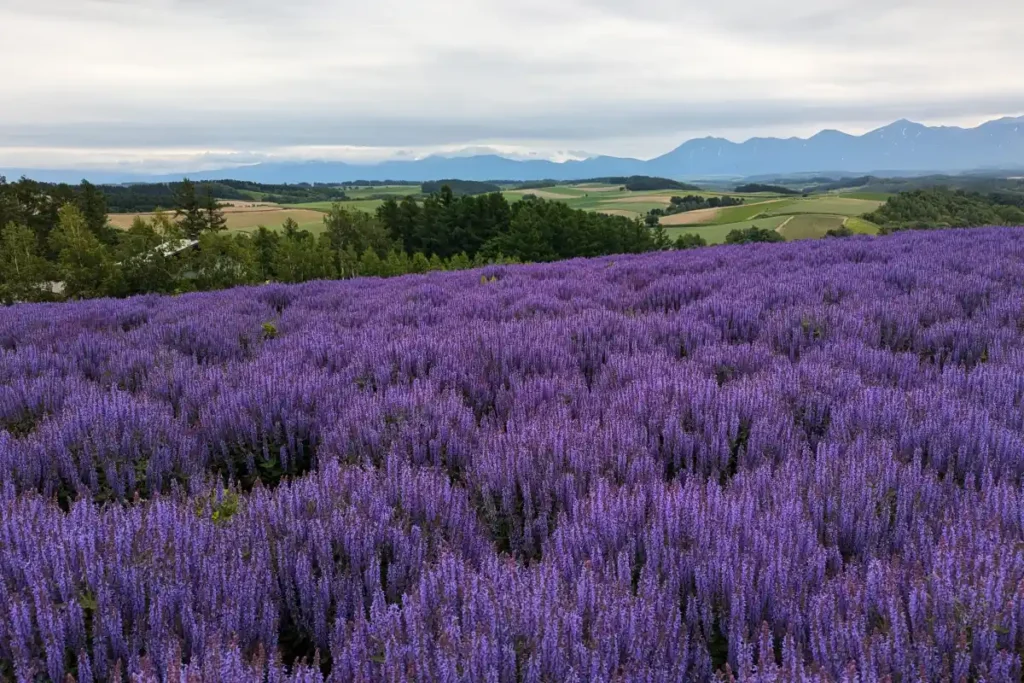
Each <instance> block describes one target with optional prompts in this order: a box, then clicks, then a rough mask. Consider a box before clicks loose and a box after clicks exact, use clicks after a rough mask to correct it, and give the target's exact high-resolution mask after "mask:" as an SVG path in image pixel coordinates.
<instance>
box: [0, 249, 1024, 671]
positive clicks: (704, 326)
mask: <svg viewBox="0 0 1024 683" xmlns="http://www.w3.org/2000/svg"><path fill="white" fill-rule="evenodd" d="M1022 403H1024V230H1014V229H981V230H970V231H946V232H927V233H913V234H900V235H896V236H892V237H887V238H877V239H869V238H853V239H849V240H826V241H823V242H803V243H795V244H783V245H756V246H750V247H719V248H713V249H702V250H696V251H692V252H685V253H681V252H674V253H663V254H657V255H648V256H635V257H622V258H619V257H610V258H602V259H595V260H588V261H582V260H581V261H573V262H566V263H557V264H550V265H537V266H521V267H492V268H489V269H484V270H480V271H472V272H462V273H450V274H433V275H427V276H410V277H404V278H396V279H392V280H372V279H365V280H354V281H348V282H337V283H335V282H315V283H307V284H305V285H301V286H293V287H285V286H268V287H261V288H250V289H236V290H231V291H224V292H217V293H208V294H198V295H187V296H181V297H177V298H159V297H144V298H138V299H132V300H126V301H90V302H84V303H77V304H65V305H32V306H28V305H26V306H18V307H14V308H9V309H6V310H2V311H0V425H2V427H3V429H0V679H3V680H7V679H10V680H18V681H37V680H51V681H65V680H68V677H69V676H70V677H72V678H73V679H74V680H77V681H80V682H84V681H112V680H125V679H127V678H128V677H129V676H131V677H132V678H131V680H139V681H150V680H152V681H156V680H160V681H164V680H175V681H179V680H180V681H223V682H224V683H228V682H235V681H256V680H265V681H291V680H294V681H319V680H321V679H322V678H326V679H329V680H332V681H467V682H468V681H494V682H498V683H504V682H509V683H512V682H516V681H580V682H582V681H645V682H655V681H664V682H669V681H673V682H674V681H683V680H694V681H700V680H709V679H713V678H714V677H715V676H725V677H728V676H729V675H733V676H735V677H736V678H738V679H740V680H759V681H794V680H815V681H874V680H893V681H899V680H902V681H911V680H913V681H942V680H948V681H962V680H979V681H980V680H986V681H1010V680H1020V677H1021V652H1022V651H1024V488H1022V482H1024V406H1022ZM226 481H230V482H231V483H230V484H227V485H225V484H224V483H223V482H226ZM122 677H124V678H122Z"/></svg>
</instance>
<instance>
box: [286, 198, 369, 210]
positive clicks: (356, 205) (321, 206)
mask: <svg viewBox="0 0 1024 683" xmlns="http://www.w3.org/2000/svg"><path fill="white" fill-rule="evenodd" d="M383 203H384V201H383V200H381V199H357V200H352V201H347V202H338V204H340V205H341V207H342V208H344V209H349V210H350V211H365V212H366V213H373V212H374V211H376V210H377V207H378V206H380V205H381V204H383ZM284 206H285V207H286V208H289V209H305V210H309V211H319V212H321V213H327V212H328V211H330V210H331V207H332V206H334V202H309V203H308V204H285V205H284Z"/></svg>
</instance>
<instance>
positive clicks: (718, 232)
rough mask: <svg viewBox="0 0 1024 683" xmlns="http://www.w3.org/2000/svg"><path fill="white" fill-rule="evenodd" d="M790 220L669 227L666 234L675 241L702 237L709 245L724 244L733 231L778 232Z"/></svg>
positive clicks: (778, 217) (762, 219) (783, 218)
mask: <svg viewBox="0 0 1024 683" xmlns="http://www.w3.org/2000/svg"><path fill="white" fill-rule="evenodd" d="M789 219H790V216H771V217H768V218H760V219H757V220H751V221H741V222H738V223H722V224H721V225H687V226H678V227H667V228H665V232H666V233H668V236H669V238H670V239H672V240H675V239H676V238H677V237H679V236H680V235H700V236H701V237H703V238H704V240H705V241H706V242H707V243H708V244H723V243H724V242H725V238H726V237H727V236H728V235H729V233H730V232H732V231H733V230H746V229H747V228H752V227H755V226H756V227H758V228H764V229H766V230H776V229H778V227H779V226H780V225H782V224H783V223H785V222H786V221H787V220H789Z"/></svg>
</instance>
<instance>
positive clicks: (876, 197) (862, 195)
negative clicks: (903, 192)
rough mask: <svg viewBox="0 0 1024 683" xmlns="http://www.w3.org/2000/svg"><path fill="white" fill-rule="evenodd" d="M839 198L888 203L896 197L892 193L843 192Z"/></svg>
mask: <svg viewBox="0 0 1024 683" xmlns="http://www.w3.org/2000/svg"><path fill="white" fill-rule="evenodd" d="M839 196H841V197H847V198H849V199H865V200H867V201H872V202H886V201H888V200H889V199H891V198H893V197H894V196H895V195H894V194H892V193H891V192H843V193H841V194H840V195H839Z"/></svg>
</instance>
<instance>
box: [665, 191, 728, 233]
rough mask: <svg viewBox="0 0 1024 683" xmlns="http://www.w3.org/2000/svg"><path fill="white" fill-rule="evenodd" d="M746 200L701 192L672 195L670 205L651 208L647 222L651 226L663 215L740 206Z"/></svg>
mask: <svg viewBox="0 0 1024 683" xmlns="http://www.w3.org/2000/svg"><path fill="white" fill-rule="evenodd" d="M745 201H746V200H745V199H743V198H742V197H729V196H727V195H726V196H722V197H702V196H701V195H699V194H688V195H686V196H685V197H672V199H671V200H669V205H668V207H666V208H664V209H661V208H657V209H651V210H650V211H648V212H647V216H646V217H645V222H646V223H647V225H649V226H655V225H657V224H658V223H659V222H661V217H662V216H673V215H675V214H677V213H686V212H687V211H699V210H701V209H718V208H722V207H727V206H739V205H740V204H743V203H744V202H745Z"/></svg>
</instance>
